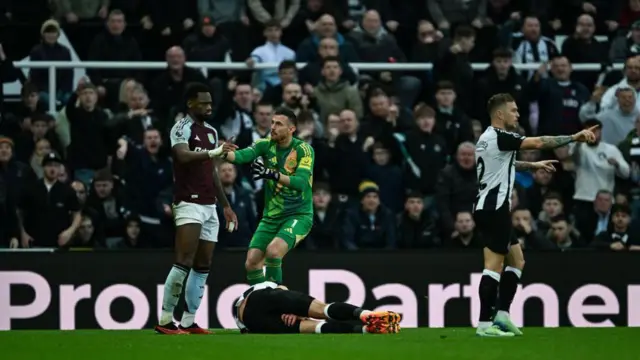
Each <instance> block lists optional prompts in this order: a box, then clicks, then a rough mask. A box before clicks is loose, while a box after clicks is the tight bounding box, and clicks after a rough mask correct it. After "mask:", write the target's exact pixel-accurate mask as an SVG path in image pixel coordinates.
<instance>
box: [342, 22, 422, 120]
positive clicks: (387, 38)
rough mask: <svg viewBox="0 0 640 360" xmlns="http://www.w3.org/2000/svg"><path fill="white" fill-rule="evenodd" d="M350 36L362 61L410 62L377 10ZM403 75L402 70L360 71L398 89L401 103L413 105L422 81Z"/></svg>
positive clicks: (408, 105)
mask: <svg viewBox="0 0 640 360" xmlns="http://www.w3.org/2000/svg"><path fill="white" fill-rule="evenodd" d="M349 35H350V37H351V38H353V40H354V41H355V43H356V51H357V53H358V57H359V58H360V61H362V62H368V63H403V62H406V61H407V57H406V56H405V54H404V53H403V52H402V50H400V48H399V47H398V44H397V43H396V40H395V39H394V37H393V36H392V35H391V34H389V33H388V32H387V30H385V29H384V27H382V20H381V19H380V14H379V13H378V12H377V11H376V10H369V11H367V12H366V13H365V14H364V17H363V18H362V24H361V25H360V26H357V27H356V28H355V29H354V30H353V31H351V33H350V34H349ZM400 75H401V73H400V72H396V73H395V74H394V72H391V71H374V72H371V71H370V72H361V73H360V77H361V78H362V77H363V76H368V77H370V78H372V79H374V80H376V81H378V82H380V83H382V84H384V85H386V86H390V87H391V88H394V89H396V90H397V93H398V94H399V98H400V103H401V104H402V105H403V106H405V107H411V106H413V103H414V101H415V100H416V98H417V96H418V92H419V91H420V89H421V83H420V80H418V79H417V78H415V77H412V76H400ZM395 92H396V91H394V93H395Z"/></svg>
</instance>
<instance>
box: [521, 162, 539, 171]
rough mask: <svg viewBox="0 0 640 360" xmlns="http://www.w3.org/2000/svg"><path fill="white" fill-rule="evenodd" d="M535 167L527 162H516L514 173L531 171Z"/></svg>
mask: <svg viewBox="0 0 640 360" xmlns="http://www.w3.org/2000/svg"><path fill="white" fill-rule="evenodd" d="M535 168H536V167H535V165H534V163H532V162H528V161H516V171H524V170H533V169H535Z"/></svg>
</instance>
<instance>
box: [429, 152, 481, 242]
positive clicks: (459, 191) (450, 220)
mask: <svg viewBox="0 0 640 360" xmlns="http://www.w3.org/2000/svg"><path fill="white" fill-rule="evenodd" d="M475 150H476V147H475V145H473V143H470V142H465V143H462V144H460V146H458V151H457V152H456V159H455V162H454V163H453V164H450V165H447V166H446V167H445V168H444V169H442V171H440V174H439V176H438V184H437V186H436V205H437V207H438V213H439V214H440V227H441V229H442V237H443V238H445V239H448V238H451V237H453V236H454V234H455V233H456V231H455V219H456V215H457V214H458V213H459V212H464V211H471V210H472V208H473V203H474V201H475V199H476V195H477V192H478V191H477V178H476V167H475Z"/></svg>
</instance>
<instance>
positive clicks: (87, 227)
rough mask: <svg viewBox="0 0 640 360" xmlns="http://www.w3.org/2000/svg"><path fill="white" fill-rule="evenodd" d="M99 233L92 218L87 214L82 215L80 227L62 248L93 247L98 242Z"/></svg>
mask: <svg viewBox="0 0 640 360" xmlns="http://www.w3.org/2000/svg"><path fill="white" fill-rule="evenodd" d="M99 238H100V234H99V232H98V231H97V229H96V227H95V225H94V222H93V219H92V218H91V217H89V216H83V217H82V220H81V222H80V227H79V228H78V231H77V232H76V233H75V235H74V237H73V239H71V241H69V242H68V243H66V244H65V245H64V246H61V247H64V248H94V247H97V246H98V245H99V243H100V239H99Z"/></svg>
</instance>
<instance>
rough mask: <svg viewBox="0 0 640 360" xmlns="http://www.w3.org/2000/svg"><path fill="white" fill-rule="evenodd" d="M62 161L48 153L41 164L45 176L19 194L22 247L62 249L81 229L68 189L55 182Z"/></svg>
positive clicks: (78, 216)
mask: <svg viewBox="0 0 640 360" xmlns="http://www.w3.org/2000/svg"><path fill="white" fill-rule="evenodd" d="M61 164H62V160H60V159H59V158H58V157H57V156H56V155H55V154H53V153H50V154H49V155H48V156H47V157H45V158H44V160H43V161H42V167H43V168H44V177H43V179H42V180H39V181H37V182H33V183H31V184H29V185H27V188H26V189H25V191H24V192H22V194H21V199H20V203H19V209H20V212H21V214H22V218H21V221H20V223H21V226H22V229H21V232H22V236H21V245H22V247H24V248H27V247H31V246H36V247H65V246H67V245H68V244H69V242H70V241H71V240H72V239H73V235H74V234H75V232H76V230H78V228H79V227H80V222H81V220H82V217H81V215H80V207H79V205H78V199H77V198H76V194H75V192H74V191H73V189H72V188H71V186H69V185H66V184H63V183H61V182H59V181H58V171H59V169H60V165H61Z"/></svg>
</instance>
